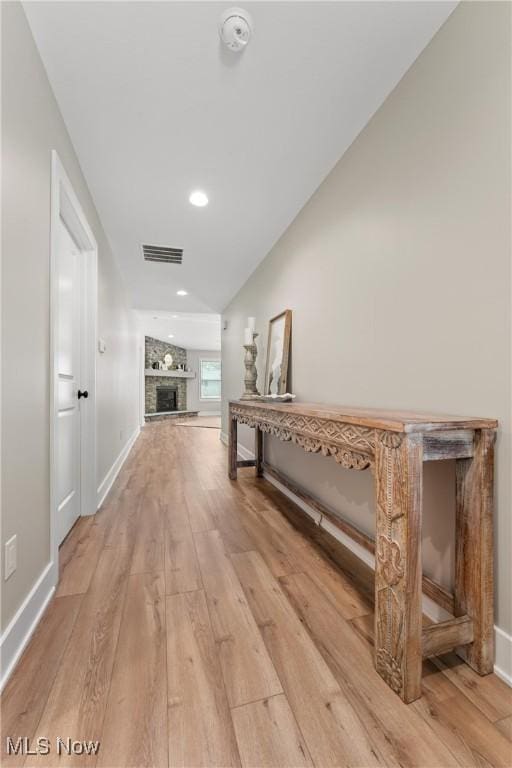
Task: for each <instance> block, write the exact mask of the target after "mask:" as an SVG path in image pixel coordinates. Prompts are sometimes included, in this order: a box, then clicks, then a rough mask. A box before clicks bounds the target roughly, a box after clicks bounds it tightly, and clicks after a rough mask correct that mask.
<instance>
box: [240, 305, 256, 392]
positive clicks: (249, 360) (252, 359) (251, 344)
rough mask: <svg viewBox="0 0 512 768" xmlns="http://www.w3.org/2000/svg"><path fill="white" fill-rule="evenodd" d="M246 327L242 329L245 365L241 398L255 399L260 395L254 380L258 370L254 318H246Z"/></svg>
mask: <svg viewBox="0 0 512 768" xmlns="http://www.w3.org/2000/svg"><path fill="white" fill-rule="evenodd" d="M247 326H248V327H247V328H246V329H245V330H244V349H245V357H244V365H245V377H244V384H245V392H244V393H243V395H242V397H241V398H240V399H241V400H255V399H257V398H258V397H260V393H259V392H258V388H257V386H256V381H257V379H258V371H257V370H256V357H257V355H258V348H257V346H256V339H257V338H258V336H259V334H258V333H256V331H255V328H256V318H255V317H248V318H247Z"/></svg>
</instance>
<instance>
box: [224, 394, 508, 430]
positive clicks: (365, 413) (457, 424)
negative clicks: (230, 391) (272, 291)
mask: <svg viewBox="0 0 512 768" xmlns="http://www.w3.org/2000/svg"><path fill="white" fill-rule="evenodd" d="M230 404H233V405H238V406H241V407H243V408H244V409H246V410H249V411H255V412H256V411H258V410H262V409H264V410H267V411H268V410H271V411H277V412H279V413H288V414H291V415H294V416H307V417H314V418H319V419H328V420H329V421H336V422H343V423H344V424H357V425H359V426H363V427H370V428H372V429H385V430H389V431H391V432H433V431H438V430H439V431H441V430H448V429H496V428H497V426H498V422H497V420H496V419H484V418H476V417H473V416H450V415H446V414H439V413H428V412H425V413H424V412H420V411H394V410H385V409H380V408H353V407H352V406H345V405H324V404H321V403H300V402H299V403H298V402H296V401H295V402H293V403H271V402H267V401H264V400H230Z"/></svg>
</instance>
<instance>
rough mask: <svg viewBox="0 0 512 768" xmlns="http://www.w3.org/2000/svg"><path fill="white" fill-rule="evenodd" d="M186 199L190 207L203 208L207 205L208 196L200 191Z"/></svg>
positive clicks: (192, 193) (197, 190)
mask: <svg viewBox="0 0 512 768" xmlns="http://www.w3.org/2000/svg"><path fill="white" fill-rule="evenodd" d="M188 199H189V202H190V203H192V205H195V206H196V208H204V206H205V205H208V196H207V195H206V194H205V193H204V192H202V191H201V190H200V189H196V190H195V191H194V192H191V193H190V197H189V198H188Z"/></svg>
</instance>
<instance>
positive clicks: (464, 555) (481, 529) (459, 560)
mask: <svg viewBox="0 0 512 768" xmlns="http://www.w3.org/2000/svg"><path fill="white" fill-rule="evenodd" d="M495 437H496V433H495V431H494V430H492V429H482V430H477V431H476V432H475V439H474V453H473V457H472V458H470V459H458V460H457V463H456V470H455V473H456V549H455V615H456V616H464V615H466V614H467V615H468V616H469V617H470V618H471V619H472V620H473V632H474V640H473V642H472V643H471V644H470V645H466V646H464V647H461V648H458V649H457V653H458V654H459V656H461V657H462V658H463V659H464V660H465V661H466V662H467V663H468V664H469V665H470V666H471V667H473V669H474V670H476V672H478V673H479V674H480V675H486V674H488V673H489V672H492V671H493V665H494V627H493V624H494V617H493V613H494V612H493V597H494V596H493V491H494V440H495Z"/></svg>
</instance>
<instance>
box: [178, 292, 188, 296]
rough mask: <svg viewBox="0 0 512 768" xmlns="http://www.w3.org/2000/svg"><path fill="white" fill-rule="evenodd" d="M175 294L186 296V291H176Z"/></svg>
mask: <svg viewBox="0 0 512 768" xmlns="http://www.w3.org/2000/svg"><path fill="white" fill-rule="evenodd" d="M176 295H177V296H187V295H188V294H187V291H176Z"/></svg>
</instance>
